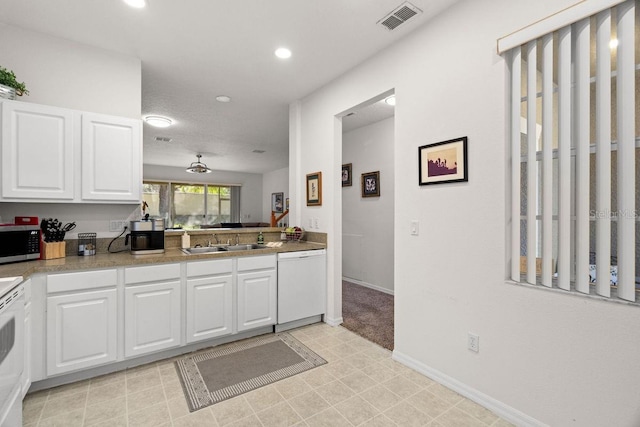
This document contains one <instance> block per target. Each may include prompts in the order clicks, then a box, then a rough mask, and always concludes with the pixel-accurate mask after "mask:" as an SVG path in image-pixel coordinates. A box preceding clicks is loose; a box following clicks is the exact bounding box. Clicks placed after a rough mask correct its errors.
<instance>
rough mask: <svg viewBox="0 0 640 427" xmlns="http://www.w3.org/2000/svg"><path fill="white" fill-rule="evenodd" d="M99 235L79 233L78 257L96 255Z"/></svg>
mask: <svg viewBox="0 0 640 427" xmlns="http://www.w3.org/2000/svg"><path fill="white" fill-rule="evenodd" d="M97 236H98V234H97V233H78V256H89V255H95V254H96V237H97Z"/></svg>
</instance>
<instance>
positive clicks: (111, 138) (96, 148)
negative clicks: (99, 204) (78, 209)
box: [82, 113, 142, 202]
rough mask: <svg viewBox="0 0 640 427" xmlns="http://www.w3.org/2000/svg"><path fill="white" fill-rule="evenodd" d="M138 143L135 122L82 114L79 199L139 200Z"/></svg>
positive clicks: (139, 130) (138, 126)
mask: <svg viewBox="0 0 640 427" xmlns="http://www.w3.org/2000/svg"><path fill="white" fill-rule="evenodd" d="M140 141H142V126H141V123H140V121H139V120H132V119H126V118H120V117H111V116H105V115H101V114H92V113H83V114H82V199H83V200H121V201H125V200H130V201H132V202H138V201H139V200H140V196H141V189H142V179H141V177H142V173H141V167H142V145H141V143H140Z"/></svg>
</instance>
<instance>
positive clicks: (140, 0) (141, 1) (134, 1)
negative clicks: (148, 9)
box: [124, 0, 147, 9]
mask: <svg viewBox="0 0 640 427" xmlns="http://www.w3.org/2000/svg"><path fill="white" fill-rule="evenodd" d="M124 2H125V3H126V4H128V5H129V6H131V7H135V8H136V9H142V8H143V7H145V6H146V5H147V2H146V0H124Z"/></svg>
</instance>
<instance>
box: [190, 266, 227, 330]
mask: <svg viewBox="0 0 640 427" xmlns="http://www.w3.org/2000/svg"><path fill="white" fill-rule="evenodd" d="M232 273H233V263H232V260H231V259H226V260H212V261H196V262H190V263H188V264H187V310H186V313H185V314H186V318H187V319H186V323H187V343H193V342H198V341H202V340H206V339H210V338H215V337H219V336H223V335H228V334H231V333H232V332H233V275H232ZM199 276H200V277H199Z"/></svg>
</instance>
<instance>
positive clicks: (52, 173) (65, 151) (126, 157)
mask: <svg viewBox="0 0 640 427" xmlns="http://www.w3.org/2000/svg"><path fill="white" fill-rule="evenodd" d="M0 108H1V109H2V115H1V117H2V122H1V127H2V132H1V134H0V136H1V144H0V150H1V151H0V157H1V158H2V174H1V177H2V193H1V197H0V200H2V201H20V202H65V203H82V202H88V203H100V202H116V203H138V202H139V201H140V199H141V194H142V124H141V122H140V120H134V119H128V118H123V117H114V116H106V115H101V114H94V113H88V112H81V111H74V110H67V109H64V108H57V107H50V106H46V105H38V104H30V103H26V102H19V101H2V102H0Z"/></svg>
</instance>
